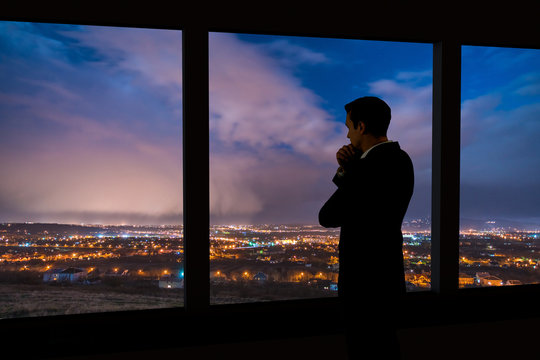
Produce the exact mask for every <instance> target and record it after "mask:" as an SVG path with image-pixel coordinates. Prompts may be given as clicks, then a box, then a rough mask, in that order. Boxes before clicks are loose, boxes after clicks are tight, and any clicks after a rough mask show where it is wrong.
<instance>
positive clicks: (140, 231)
mask: <svg viewBox="0 0 540 360" xmlns="http://www.w3.org/2000/svg"><path fill="white" fill-rule="evenodd" d="M485 225H486V226H484V228H483V229H482V230H475V229H468V230H463V231H461V233H460V239H459V241H460V274H459V286H460V287H462V288H464V287H483V286H507V285H521V284H531V283H538V282H539V281H540V276H539V275H540V271H539V266H540V231H533V230H517V229H509V228H502V227H497V224H496V223H495V222H494V221H493V222H486V223H485ZM429 229H430V223H429V219H416V220H411V221H405V222H404V224H403V234H404V243H403V256H404V266H405V269H404V270H405V280H406V284H407V291H422V290H428V289H429V288H430V280H431V273H430V266H431V256H430V252H431V234H430V230H429ZM338 243H339V228H337V229H325V228H322V227H320V226H318V225H273V224H272V225H270V224H266V225H213V226H211V228H210V283H211V289H210V293H211V299H210V301H211V303H212V304H223V303H240V302H255V301H272V300H286V299H300V298H320V297H333V296H337V289H338V287H337V286H338V271H339V254H338ZM377 255H378V254H359V255H358V259H359V265H360V264H361V261H362V256H374V257H377ZM377 258H380V259H381V260H380V262H381V266H384V258H383V257H377ZM183 263H184V250H183V227H182V226H181V225H167V226H141V225H87V224H77V225H75V224H44V223H30V222H27V223H4V224H0V293H1V294H2V296H1V297H0V298H1V299H2V300H0V305H1V306H0V309H1V310H0V318H8V317H25V316H48V315H60V314H73V313H84V312H105V311H120V310H136V309H137V310H138V309H149V308H160V307H178V306H183V301H184V300H183V288H184V265H183ZM362 276H376V269H373V270H372V272H371V273H369V272H368V273H365V274H361V276H360V278H359V282H361V281H362V279H361V277H362ZM381 281H382V280H381Z"/></svg>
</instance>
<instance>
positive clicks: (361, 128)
mask: <svg viewBox="0 0 540 360" xmlns="http://www.w3.org/2000/svg"><path fill="white" fill-rule="evenodd" d="M358 131H359V132H360V134H363V133H364V132H365V131H366V124H364V122H363V121H362V120H360V121H359V122H358Z"/></svg>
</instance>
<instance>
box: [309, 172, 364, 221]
mask: <svg viewBox="0 0 540 360" xmlns="http://www.w3.org/2000/svg"><path fill="white" fill-rule="evenodd" d="M358 180H359V176H358V174H357V173H356V172H349V173H347V174H345V176H344V177H339V176H338V175H337V174H336V175H335V176H334V178H333V179H332V181H333V182H334V183H335V184H336V185H337V186H338V188H337V190H336V191H335V192H334V193H333V194H332V196H331V197H330V198H329V199H328V200H327V201H326V203H325V204H324V205H323V207H322V208H321V210H320V211H319V224H321V225H322V226H324V227H327V228H332V227H341V226H343V224H344V223H347V222H350V220H351V218H352V217H353V216H361V214H360V208H361V207H360V206H358V201H357V200H355V197H356V196H357V195H358V192H359V185H360V184H359V183H358ZM353 204H356V206H354V207H353Z"/></svg>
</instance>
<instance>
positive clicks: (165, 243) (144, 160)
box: [0, 22, 184, 318]
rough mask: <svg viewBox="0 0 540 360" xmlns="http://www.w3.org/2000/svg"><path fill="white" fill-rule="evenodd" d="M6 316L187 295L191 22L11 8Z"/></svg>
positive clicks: (0, 27)
mask: <svg viewBox="0 0 540 360" xmlns="http://www.w3.org/2000/svg"><path fill="white" fill-rule="evenodd" d="M0 58H1V60H0V166H1V169H2V171H1V173H2V176H1V177H0V295H1V296H0V318H8V317H25V316H46V315H59V314H76V313H89V312H106V311H119V310H134V309H149V308H162V307H175V306H182V305H183V302H184V300H183V279H182V276H183V270H182V269H183V265H182V264H183V245H182V244H183V242H182V205H181V204H182V199H181V196H182V195H181V194H182V193H181V189H182V162H181V159H182V156H181V155H182V154H181V145H182V144H181V110H182V104H181V33H180V32H178V31H165V30H152V29H135V28H112V27H99V26H73V25H61V24H40V23H21V22H0Z"/></svg>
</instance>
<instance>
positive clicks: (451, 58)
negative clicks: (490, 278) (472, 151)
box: [431, 40, 461, 294]
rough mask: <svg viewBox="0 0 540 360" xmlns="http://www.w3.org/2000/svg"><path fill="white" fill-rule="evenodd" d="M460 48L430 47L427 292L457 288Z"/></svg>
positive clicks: (452, 45)
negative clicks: (431, 115)
mask: <svg viewBox="0 0 540 360" xmlns="http://www.w3.org/2000/svg"><path fill="white" fill-rule="evenodd" d="M460 104H461V45H460V44H459V43H458V42H456V41H451V40H450V41H448V40H445V41H441V42H438V43H435V44H434V47H433V165H432V166H433V167H432V171H433V173H432V189H433V193H432V220H431V221H432V223H431V226H432V230H431V231H432V236H431V238H432V244H431V246H432V247H431V288H432V290H433V291H435V292H436V293H441V294H444V293H451V292H454V291H456V290H457V288H458V276H459V275H458V274H459V186H460V173H459V170H460V130H461V129H460V126H461V125H460V123H461V121H460V120H461V119H460V107H461V105H460Z"/></svg>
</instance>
